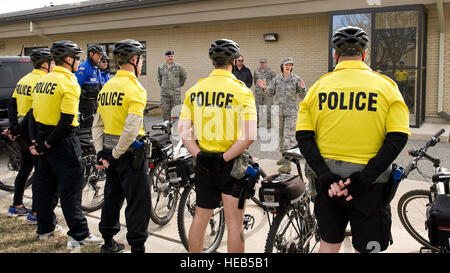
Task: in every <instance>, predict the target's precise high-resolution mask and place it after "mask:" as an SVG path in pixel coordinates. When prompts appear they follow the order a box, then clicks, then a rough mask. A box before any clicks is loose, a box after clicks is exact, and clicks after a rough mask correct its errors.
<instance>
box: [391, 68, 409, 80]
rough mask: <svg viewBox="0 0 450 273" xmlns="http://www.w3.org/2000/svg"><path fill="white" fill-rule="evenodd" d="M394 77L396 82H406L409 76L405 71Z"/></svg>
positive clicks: (396, 73)
mask: <svg viewBox="0 0 450 273" xmlns="http://www.w3.org/2000/svg"><path fill="white" fill-rule="evenodd" d="M394 77H395V80H396V81H398V82H404V81H406V80H407V79H408V77H409V74H408V72H406V71H405V70H403V71H400V70H397V71H396V72H395V74H394Z"/></svg>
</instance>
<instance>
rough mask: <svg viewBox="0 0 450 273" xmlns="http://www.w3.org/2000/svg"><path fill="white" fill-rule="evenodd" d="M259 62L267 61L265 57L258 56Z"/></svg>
mask: <svg viewBox="0 0 450 273" xmlns="http://www.w3.org/2000/svg"><path fill="white" fill-rule="evenodd" d="M259 62H260V63H267V59H266V58H259Z"/></svg>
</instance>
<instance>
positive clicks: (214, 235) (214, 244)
mask: <svg viewBox="0 0 450 273" xmlns="http://www.w3.org/2000/svg"><path fill="white" fill-rule="evenodd" d="M195 196H196V195H195V188H194V186H193V185H187V186H186V187H185V188H184V191H183V193H182V194H181V198H180V204H179V205H178V214H177V226H178V234H179V235H180V239H181V242H182V243H183V246H184V248H185V249H186V250H187V251H189V243H188V233H189V229H190V226H191V223H192V220H193V219H194V214H195V207H196V203H195V200H196V198H195ZM224 232H225V216H224V212H223V206H220V207H219V208H217V209H215V210H214V212H213V215H212V217H211V219H210V220H209V224H208V227H207V228H206V233H205V241H204V244H203V252H204V253H211V252H215V251H216V250H217V248H218V247H219V245H220V243H221V242H222V238H223V233H224Z"/></svg>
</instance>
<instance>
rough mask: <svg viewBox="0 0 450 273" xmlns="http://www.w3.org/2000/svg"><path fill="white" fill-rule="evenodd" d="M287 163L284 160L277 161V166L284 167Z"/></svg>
mask: <svg viewBox="0 0 450 273" xmlns="http://www.w3.org/2000/svg"><path fill="white" fill-rule="evenodd" d="M285 161H286V159H284V158H282V159H280V160H278V161H277V165H284V162H285Z"/></svg>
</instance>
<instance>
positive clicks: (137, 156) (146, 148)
mask: <svg viewBox="0 0 450 273" xmlns="http://www.w3.org/2000/svg"><path fill="white" fill-rule="evenodd" d="M140 141H142V142H144V145H143V146H142V147H141V148H139V149H136V148H134V147H130V151H131V153H132V154H133V169H135V170H139V169H141V168H142V165H143V164H144V161H145V158H146V156H147V157H150V153H151V147H152V144H151V142H150V141H149V140H148V139H141V140H140Z"/></svg>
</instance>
